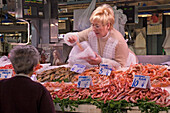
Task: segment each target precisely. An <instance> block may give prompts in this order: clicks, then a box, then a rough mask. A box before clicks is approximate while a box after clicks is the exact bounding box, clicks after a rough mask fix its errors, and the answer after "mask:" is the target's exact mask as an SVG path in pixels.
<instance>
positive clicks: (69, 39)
mask: <svg viewBox="0 0 170 113" xmlns="http://www.w3.org/2000/svg"><path fill="white" fill-rule="evenodd" d="M67 41H68V42H70V43H74V42H76V41H77V37H76V36H75V35H72V36H71V37H69V38H68V40H67Z"/></svg>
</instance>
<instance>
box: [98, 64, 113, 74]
mask: <svg viewBox="0 0 170 113" xmlns="http://www.w3.org/2000/svg"><path fill="white" fill-rule="evenodd" d="M111 72H112V69H111V68H109V67H108V65H107V64H100V69H99V74H101V75H107V76H110V74H111Z"/></svg>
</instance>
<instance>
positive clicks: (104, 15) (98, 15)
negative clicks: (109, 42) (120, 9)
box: [90, 4, 115, 30]
mask: <svg viewBox="0 0 170 113" xmlns="http://www.w3.org/2000/svg"><path fill="white" fill-rule="evenodd" d="M93 21H99V22H101V23H102V24H103V25H106V24H110V29H109V30H111V29H113V24H114V21H115V19H114V11H113V8H112V7H111V6H110V5H108V4H103V5H101V6H99V7H97V8H96V9H95V10H94V11H93V13H92V15H91V17H90V22H91V23H92V22H93Z"/></svg>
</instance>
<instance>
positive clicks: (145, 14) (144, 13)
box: [138, 12, 152, 17]
mask: <svg viewBox="0 0 170 113" xmlns="http://www.w3.org/2000/svg"><path fill="white" fill-rule="evenodd" d="M150 16H152V13H148V12H143V13H138V17H150Z"/></svg>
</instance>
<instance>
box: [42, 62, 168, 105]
mask: <svg viewBox="0 0 170 113" xmlns="http://www.w3.org/2000/svg"><path fill="white" fill-rule="evenodd" d="M98 73H99V67H93V68H90V69H88V70H86V71H84V72H83V73H81V74H78V75H75V76H74V78H73V81H77V80H78V77H79V76H91V77H92V82H93V86H90V87H89V88H77V84H74V83H73V84H65V83H64V82H62V83H59V82H56V83H50V82H47V83H46V84H44V85H45V87H47V89H48V90H49V91H51V95H52V97H53V99H55V98H56V96H57V98H60V99H67V98H69V100H83V99H87V98H88V97H89V96H90V97H91V98H93V99H98V100H99V101H100V100H103V101H104V103H106V102H107V101H109V100H114V101H119V100H126V101H127V102H132V103H137V100H139V99H140V100H148V101H149V102H152V101H154V102H155V103H156V104H158V105H160V106H163V107H165V106H170V99H168V97H170V94H169V92H168V91H167V90H165V89H162V88H160V87H162V86H170V72H169V71H168V70H167V68H166V67H164V66H159V65H151V64H147V65H142V64H135V65H132V66H130V67H129V69H127V70H126V71H112V72H111V75H110V76H104V75H100V74H98ZM134 75H145V76H150V78H151V84H152V86H153V87H152V88H151V89H142V88H133V87H131V85H132V81H133V76H134ZM155 81H159V82H160V83H163V82H165V83H166V84H162V85H160V84H156V83H155ZM159 85H160V86H159ZM154 86H156V87H154ZM56 88H58V90H57V91H55V89H56ZM51 89H52V90H51Z"/></svg>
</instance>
